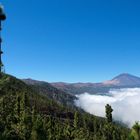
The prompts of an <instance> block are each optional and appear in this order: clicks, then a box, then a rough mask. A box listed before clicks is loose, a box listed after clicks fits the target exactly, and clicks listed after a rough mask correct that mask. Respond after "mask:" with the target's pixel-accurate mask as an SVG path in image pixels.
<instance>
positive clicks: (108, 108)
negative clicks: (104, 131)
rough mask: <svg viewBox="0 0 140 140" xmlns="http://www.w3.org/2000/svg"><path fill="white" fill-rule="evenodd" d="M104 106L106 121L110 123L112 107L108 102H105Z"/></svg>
mask: <svg viewBox="0 0 140 140" xmlns="http://www.w3.org/2000/svg"><path fill="white" fill-rule="evenodd" d="M105 108H106V119H107V122H108V123H111V122H112V112H113V109H112V107H111V106H110V105H109V104H107V105H106V107H105Z"/></svg>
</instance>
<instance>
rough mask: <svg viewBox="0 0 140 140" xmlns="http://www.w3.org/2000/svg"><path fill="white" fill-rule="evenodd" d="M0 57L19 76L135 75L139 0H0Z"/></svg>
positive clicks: (139, 59) (93, 78)
mask: <svg viewBox="0 0 140 140" xmlns="http://www.w3.org/2000/svg"><path fill="white" fill-rule="evenodd" d="M1 3H2V4H3V5H4V8H5V12H6V14H7V20H6V21H5V22H4V23H3V31H2V36H3V40H4V42H3V50H4V55H3V62H4V64H5V69H6V72H7V73H9V74H12V75H15V76H16V77H19V78H33V79H38V80H45V81H49V82H54V81H64V82H99V81H104V80H107V79H111V78H112V77H114V76H116V75H118V74H120V73H131V74H134V75H137V76H140V8H139V7H140V1H138V0H134V1H132V0H123V1H122V0H116V1H114V0H106V1H105V0H12V1H9V0H1Z"/></svg>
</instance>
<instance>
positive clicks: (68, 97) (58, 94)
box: [22, 79, 77, 106]
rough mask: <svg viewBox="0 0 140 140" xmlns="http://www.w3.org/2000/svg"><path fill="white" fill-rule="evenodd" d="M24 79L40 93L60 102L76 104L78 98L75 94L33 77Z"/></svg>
mask: <svg viewBox="0 0 140 140" xmlns="http://www.w3.org/2000/svg"><path fill="white" fill-rule="evenodd" d="M22 81H24V82H25V83H26V84H28V85H30V86H31V87H32V88H33V89H34V90H35V91H36V92H38V93H39V94H41V95H45V96H47V97H48V98H49V99H53V100H55V101H56V102H58V103H60V104H61V103H62V104H64V105H70V106H74V100H76V99H77V98H76V97H75V96H74V95H72V94H68V93H66V92H64V91H63V90H62V91H61V90H59V89H57V88H55V87H53V86H52V85H51V84H49V83H47V82H43V81H37V80H32V79H23V80H22Z"/></svg>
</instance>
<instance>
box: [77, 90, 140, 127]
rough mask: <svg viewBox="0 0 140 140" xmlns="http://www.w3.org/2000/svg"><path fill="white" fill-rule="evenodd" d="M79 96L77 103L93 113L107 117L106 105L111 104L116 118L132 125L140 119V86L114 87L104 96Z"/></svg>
mask: <svg viewBox="0 0 140 140" xmlns="http://www.w3.org/2000/svg"><path fill="white" fill-rule="evenodd" d="M77 97H78V100H76V101H75V104H76V105H77V106H79V107H81V108H82V109H84V110H85V111H87V112H89V113H91V114H94V115H97V116H101V117H105V105H106V104H110V105H111V106H112V108H113V109H114V111H113V118H114V119H115V120H118V121H122V122H123V123H125V124H127V125H128V126H130V127H131V126H132V125H133V124H134V123H135V121H140V88H124V89H113V90H110V91H109V93H107V94H106V95H104V96H102V95H91V94H89V93H84V94H81V95H77Z"/></svg>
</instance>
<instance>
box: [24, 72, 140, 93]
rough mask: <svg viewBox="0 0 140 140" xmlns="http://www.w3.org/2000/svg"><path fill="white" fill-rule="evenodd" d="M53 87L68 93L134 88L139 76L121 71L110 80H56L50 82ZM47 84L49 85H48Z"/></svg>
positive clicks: (32, 81) (27, 80)
mask: <svg viewBox="0 0 140 140" xmlns="http://www.w3.org/2000/svg"><path fill="white" fill-rule="evenodd" d="M24 81H25V82H26V83H28V84H32V85H42V84H41V83H44V84H45V83H46V85H47V84H49V83H47V82H40V81H36V80H32V79H24ZM44 84H43V85H44ZM50 84H51V85H52V86H53V87H55V88H57V89H59V90H61V91H63V92H65V93H69V94H82V93H85V92H88V93H90V94H97V93H99V94H100V93H106V92H108V91H109V90H110V89H112V88H134V87H140V77H137V76H133V75H131V74H127V73H123V74H120V75H118V76H116V77H115V78H113V79H112V80H108V81H104V82H101V83H64V82H56V83H50ZM50 84H49V85H50ZM44 86H45V85H44Z"/></svg>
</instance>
